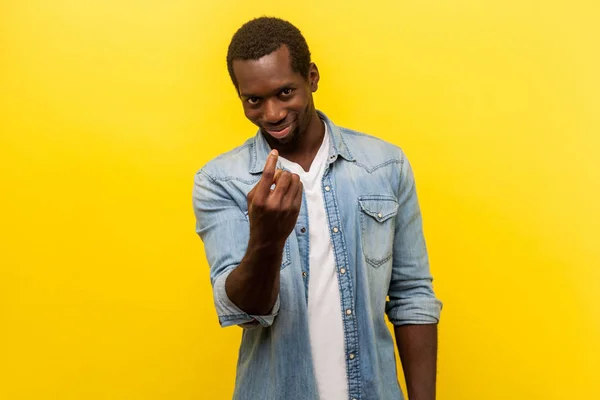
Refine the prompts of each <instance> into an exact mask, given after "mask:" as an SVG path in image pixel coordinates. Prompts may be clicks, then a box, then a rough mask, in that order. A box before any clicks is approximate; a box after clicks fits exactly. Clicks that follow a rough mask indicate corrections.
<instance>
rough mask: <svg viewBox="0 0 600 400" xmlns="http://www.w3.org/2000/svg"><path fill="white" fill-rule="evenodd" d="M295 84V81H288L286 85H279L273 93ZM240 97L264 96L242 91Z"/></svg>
mask: <svg viewBox="0 0 600 400" xmlns="http://www.w3.org/2000/svg"><path fill="white" fill-rule="evenodd" d="M294 86H296V85H295V84H294V83H293V82H288V83H286V84H284V85H281V86H279V87H278V88H277V89H275V90H274V91H273V93H279V92H281V91H282V90H285V89H289V88H291V87H294ZM240 97H245V98H247V99H249V98H251V97H263V96H258V95H256V94H252V93H242V92H241V91H240Z"/></svg>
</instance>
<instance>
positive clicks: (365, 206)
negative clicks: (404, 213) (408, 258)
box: [358, 195, 398, 268]
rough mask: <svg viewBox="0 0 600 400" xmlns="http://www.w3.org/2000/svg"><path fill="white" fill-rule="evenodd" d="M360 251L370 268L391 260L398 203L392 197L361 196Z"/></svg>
mask: <svg viewBox="0 0 600 400" xmlns="http://www.w3.org/2000/svg"><path fill="white" fill-rule="evenodd" d="M358 203H359V206H360V211H361V212H360V226H361V238H362V250H363V253H364V255H365V259H366V260H367V262H368V263H369V264H371V266H373V267H375V268H378V267H379V266H381V265H383V264H385V263H386V262H387V261H389V260H390V259H391V258H392V254H393V250H394V229H395V218H394V217H395V216H396V215H397V214H398V202H397V201H396V198H395V197H393V196H381V195H379V196H377V195H374V196H361V197H359V199H358Z"/></svg>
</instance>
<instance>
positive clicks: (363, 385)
mask: <svg viewBox="0 0 600 400" xmlns="http://www.w3.org/2000/svg"><path fill="white" fill-rule="evenodd" d="M319 116H320V117H321V118H322V119H323V120H324V121H325V123H326V124H327V125H328V127H329V134H330V139H331V140H330V143H331V148H330V149H329V159H328V165H327V166H326V169H325V173H324V176H323V181H322V188H323V196H324V200H325V209H326V212H327V218H328V222H329V231H330V233H331V241H332V243H333V249H334V254H335V262H336V269H337V275H338V280H339V287H340V298H341V300H340V301H341V304H340V313H341V314H342V319H343V326H344V343H345V351H346V372H347V377H348V393H349V400H351V399H362V400H367V399H368V400H388V399H402V398H403V396H402V393H401V390H400V386H399V384H398V379H397V370H396V362H395V353H394V351H395V349H394V341H393V339H392V335H391V333H390V330H389V329H388V327H387V325H386V322H385V317H384V315H386V314H387V317H388V318H389V320H390V322H391V323H392V324H394V325H403V324H431V323H437V322H438V320H439V316H440V310H441V307H442V304H441V302H440V301H439V300H438V299H437V298H436V297H435V294H434V292H433V289H432V276H431V274H430V271H429V262H428V256H427V250H426V246H425V240H424V237H423V231H422V222H421V212H420V209H419V203H418V200H417V194H416V190H415V182H414V178H413V173H412V170H411V166H410V163H409V162H408V160H407V158H406V156H405V155H404V154H403V152H402V150H401V149H400V148H398V147H396V146H394V145H391V144H389V143H387V142H385V141H383V140H380V139H377V138H375V137H372V136H369V135H366V134H363V133H359V132H355V131H352V130H349V129H345V128H341V127H338V126H336V125H335V124H334V123H333V122H332V121H331V120H329V119H328V118H327V117H326V116H325V114H323V113H322V112H319ZM270 151H271V149H270V147H269V145H268V144H267V142H266V140H265V139H264V137H263V136H262V134H261V133H260V131H259V132H258V133H257V134H256V136H254V137H253V138H251V139H248V140H247V141H246V142H245V143H244V144H243V145H242V146H240V147H238V148H236V149H234V150H232V151H230V152H228V153H225V154H223V155H221V156H219V157H217V158H215V159H213V160H212V161H210V162H209V163H208V164H207V165H205V166H204V167H203V168H202V169H200V170H199V171H198V173H197V174H196V176H195V185H194V189H193V206H194V212H195V216H196V221H197V223H196V231H197V233H198V234H199V235H200V237H201V239H202V241H203V243H204V249H205V252H206V257H207V260H208V264H209V265H210V279H211V284H212V287H213V295H214V303H215V307H216V311H217V314H218V317H219V322H220V324H221V326H223V327H226V326H231V325H239V326H241V327H242V328H243V335H242V342H241V346H240V350H239V359H238V365H237V376H236V385H235V392H234V399H248V400H275V399H285V400H287V399H303V400H304V399H306V400H309V399H310V400H313V399H315V400H317V399H318V393H317V387H316V383H315V378H314V371H313V364H312V357H311V347H310V341H309V333H308V319H307V304H308V282H309V280H310V276H311V275H310V269H309V262H308V260H309V252H310V243H309V241H308V237H309V230H310V226H308V213H307V209H306V201H305V199H303V204H302V208H301V210H300V215H299V217H298V220H297V223H296V226H295V229H294V230H293V231H292V233H291V234H290V236H289V237H288V238H287V241H286V243H285V247H284V253H283V259H282V260H283V261H282V263H281V283H280V291H279V296H278V298H277V301H276V303H275V306H274V308H273V310H272V312H271V313H270V314H269V315H249V314H247V313H245V312H244V311H242V310H240V309H239V308H238V307H237V306H236V305H235V304H233V303H232V302H231V300H230V299H229V298H228V297H227V294H226V292H225V280H226V279H227V276H228V275H229V273H230V272H231V271H232V270H233V269H234V268H236V266H237V265H239V264H240V262H241V261H242V258H243V257H244V253H245V251H246V247H247V243H248V239H249V223H248V214H247V213H248V209H247V200H246V195H247V194H248V192H249V191H250V190H251V189H252V188H253V187H254V186H255V185H256V183H257V182H258V180H259V179H260V177H261V173H262V170H263V167H264V164H265V161H266V159H267V156H268V154H269V152H270ZM347 310H350V311H347Z"/></svg>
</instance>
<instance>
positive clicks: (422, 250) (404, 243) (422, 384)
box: [386, 157, 442, 400]
mask: <svg viewBox="0 0 600 400" xmlns="http://www.w3.org/2000/svg"><path fill="white" fill-rule="evenodd" d="M398 202H399V211H398V214H397V216H396V229H395V234H394V235H395V236H394V257H393V266H392V278H391V281H390V287H389V291H388V296H389V301H388V303H387V305H386V312H387V314H388V318H389V320H390V321H391V322H392V324H393V325H394V333H395V336H396V343H397V346H398V352H399V354H400V359H401V361H402V366H403V369H404V375H405V379H406V385H407V388H408V397H409V399H411V400H424V399H426V400H433V399H435V385H436V357H437V323H438V321H439V317H440V311H441V307H442V303H441V302H440V301H439V300H438V299H437V298H436V297H435V294H434V292H433V287H432V281H433V278H432V276H431V274H430V271H429V259H428V255H427V248H426V245H425V239H424V235H423V227H422V219H421V211H420V207H419V202H418V199H417V194H416V188H415V181H414V177H413V172H412V169H411V166H410V163H409V161H408V160H407V159H406V158H405V157H403V163H402V170H401V174H400V183H399V191H398Z"/></svg>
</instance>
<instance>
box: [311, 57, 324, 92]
mask: <svg viewBox="0 0 600 400" xmlns="http://www.w3.org/2000/svg"><path fill="white" fill-rule="evenodd" d="M320 78H321V76H320V75H319V69H318V68H317V64H315V63H310V65H309V67H308V84H309V85H310V90H311V91H312V92H313V93H314V92H316V91H317V89H318V88H319V79H320Z"/></svg>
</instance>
